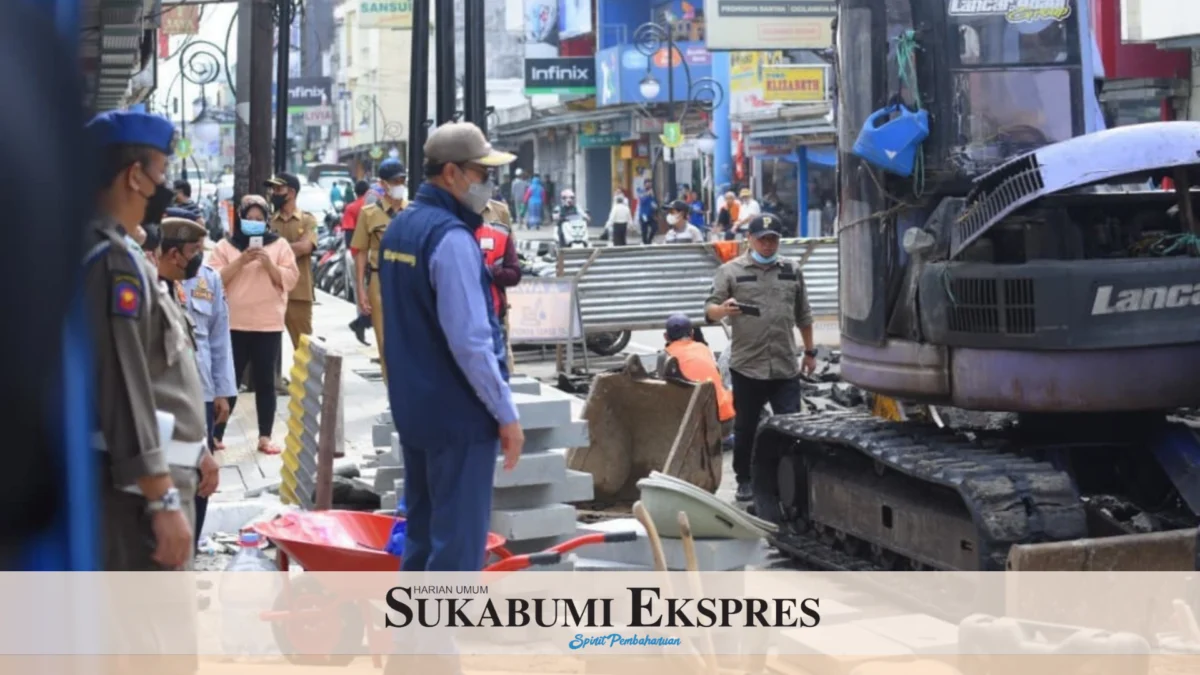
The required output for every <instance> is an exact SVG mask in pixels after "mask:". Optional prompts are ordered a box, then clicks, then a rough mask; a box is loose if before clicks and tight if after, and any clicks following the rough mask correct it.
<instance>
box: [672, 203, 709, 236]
mask: <svg viewBox="0 0 1200 675" xmlns="http://www.w3.org/2000/svg"><path fill="white" fill-rule="evenodd" d="M689 211H691V207H690V206H688V205H687V202H685V201H683V200H682V199H676V200H675V201H673V202H671V203H670V204H667V234H666V236H664V237H663V243H664V244H703V243H704V235H703V234H701V232H700V228H698V227H696V226H695V225H692V224H691V223H689V222H688V219H687V218H688V212H689Z"/></svg>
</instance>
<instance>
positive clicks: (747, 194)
mask: <svg viewBox="0 0 1200 675" xmlns="http://www.w3.org/2000/svg"><path fill="white" fill-rule="evenodd" d="M738 196H740V197H750V196H752V193H751V192H750V188H742V191H741V192H739V193H738Z"/></svg>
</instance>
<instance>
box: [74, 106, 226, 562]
mask: <svg viewBox="0 0 1200 675" xmlns="http://www.w3.org/2000/svg"><path fill="white" fill-rule="evenodd" d="M87 131H88V134H89V135H90V136H91V137H92V139H91V140H92V141H93V143H94V145H95V147H97V148H99V149H100V150H101V152H102V153H103V162H102V169H101V171H102V173H101V175H100V177H99V178H100V181H99V184H100V185H101V186H102V187H101V189H100V193H99V195H98V200H97V203H98V206H99V209H98V210H99V213H100V215H99V217H98V218H97V219H96V220H95V221H94V222H93V223H92V226H91V230H90V232H89V236H90V238H91V241H92V242H93V246H92V248H91V250H90V251H89V252H88V255H87V257H86V259H85V281H84V288H85V289H87V290H86V293H87V295H86V300H85V302H86V304H87V306H88V311H89V318H90V322H91V326H92V339H93V344H94V345H95V360H94V362H95V364H96V392H97V396H96V413H97V415H96V423H97V424H98V427H97V428H96V431H95V432H94V433H93V434H92V445H93V448H94V449H95V450H96V451H97V452H98V457H99V458H100V462H99V465H100V470H99V472H98V473H99V477H100V481H101V484H100V495H101V502H102V503H101V505H100V508H99V511H100V514H101V522H102V527H103V529H104V536H103V537H102V538H101V541H103V542H104V569H106V570H108V571H113V572H117V571H124V572H139V571H154V570H172V569H181V568H187V567H188V566H189V565H190V560H191V553H192V532H193V528H194V523H193V517H194V513H193V510H192V509H193V506H192V498H193V495H194V493H195V490H196V474H195V472H196V468H197V466H198V465H199V461H200V455H201V452H202V451H203V449H204V442H203V439H204V410H203V407H202V406H201V405H200V396H201V386H200V375H199V372H198V371H197V369H196V363H195V361H194V360H193V359H190V358H187V357H188V355H189V354H188V352H189V350H190V348H191V345H190V334H189V333H188V330H187V324H186V316H185V315H184V314H183V312H182V311H181V310H180V309H179V307H178V305H176V304H175V303H173V302H172V301H171V298H170V297H169V295H168V294H167V292H166V290H165V289H164V288H163V287H162V286H160V285H159V283H158V271H157V270H156V269H154V268H153V267H151V266H150V265H149V263H148V261H147V260H146V258H145V257H144V256H141V255H138V254H137V253H135V252H134V251H133V250H132V249H131V248H130V247H129V245H128V244H127V243H126V242H127V235H126V233H127V232H130V231H133V230H135V229H137V228H138V226H139V225H140V224H141V223H158V222H159V221H160V220H161V219H162V216H163V213H164V212H165V211H166V209H167V206H168V205H170V203H171V199H172V197H173V193H172V190H171V187H170V186H168V185H167V183H166V171H167V158H168V157H169V156H170V155H171V154H172V152H173V150H174V138H175V128H174V126H173V125H172V124H171V123H170V122H169V121H168V120H166V119H165V118H163V117H159V116H156V115H148V114H145V113H137V112H124V111H118V112H110V113H104V114H101V115H98V116H97V117H95V118H94V119H93V120H92V121H91V122H90V123H89V124H88V129H87ZM160 418H161V423H160Z"/></svg>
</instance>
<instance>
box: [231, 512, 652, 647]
mask: <svg viewBox="0 0 1200 675" xmlns="http://www.w3.org/2000/svg"><path fill="white" fill-rule="evenodd" d="M397 520H398V519H397V518H395V517H393V516H386V515H380V514H376V513H364V512H360V511H302V512H296V513H291V514H288V515H286V516H283V517H281V518H276V519H275V520H272V521H268V522H263V523H258V524H256V525H254V526H253V529H254V530H255V531H256V532H258V533H259V534H261V535H262V536H264V537H266V538H267V539H269V540H271V541H272V542H273V543H274V544H275V546H276V548H277V549H278V556H277V558H276V565H277V566H278V568H279V569H280V571H287V569H288V567H289V562H290V561H291V560H295V561H296V562H297V563H298V564H299V565H300V566H301V567H303V568H304V570H305V571H306V572H399V571H400V558H399V557H397V556H394V555H392V554H390V553H388V552H387V551H386V550H385V549H386V547H387V544H388V541H389V539H391V535H392V528H393V527H394V526H395V524H396V521H397ZM636 539H637V533H636V532H633V531H630V532H612V533H597V534H588V535H584V536H582V537H576V538H574V539H571V540H569V541H565V542H563V543H561V544H559V545H557V546H554V547H552V548H549V549H546V550H545V551H541V552H539V553H529V554H524V555H514V554H513V553H512V552H510V551H509V550H508V549H507V548H505V544H506V543H507V542H506V541H505V539H504V537H501V536H500V535H498V534H495V533H488V538H487V544H486V551H487V554H488V556H487V560H488V564H487V565H486V566H485V567H484V568H483V571H484V572H516V571H520V570H525V569H528V568H530V567H536V566H540V565H555V564H558V563H559V562H561V561H562V557H563V555H565V554H567V553H569V552H571V551H573V550H575V549H577V548H580V547H581V546H587V545H590V544H601V543H615V542H623V541H634V540H636ZM332 579H336V577H334V578H332ZM332 579H327V578H326V577H322V581H328V580H332ZM335 583H336V582H335ZM361 590H362V589H361V588H359V587H356V585H354V584H349V583H348V584H346V585H343V586H340V587H338V586H332V587H331V586H330V584H329V583H320V582H318V581H317V579H316V578H313V577H303V576H302V577H299V578H297V579H295V580H287V581H285V587H284V589H283V591H282V592H281V593H280V594H279V596H278V597H277V598H276V600H275V605H274V608H273V610H272V611H270V612H264V613H263V615H262V618H263V619H264V620H266V621H270V622H271V624H272V630H273V632H274V634H275V641H276V644H277V646H278V647H279V649H280V650H281V651H282V652H283V654H284V655H285V656H286V657H287V659H288V660H289V661H291V662H292V663H295V664H301V665H316V664H323V665H343V666H344V665H347V664H349V663H350V662H351V661H353V660H354V658H355V656H356V655H357V652H358V651H359V648H360V647H361V645H362V638H363V634H364V632H365V633H366V636H367V645H368V647H369V650H370V654H371V661H372V663H373V664H374V665H375V667H376V668H380V667H382V665H383V659H382V658H381V655H382V654H384V653H386V652H387V650H388V646H389V642H388V641H389V640H390V637H389V635H388V633H387V632H386V631H385V630H383V629H377V628H375V627H374V626H372V625H371V624H372V621H371V614H370V601H371V600H376V599H378V598H374V597H361ZM299 645H304V651H305V652H306V653H304V654H298V653H296V652H297V651H298V649H297V647H298V646H299Z"/></svg>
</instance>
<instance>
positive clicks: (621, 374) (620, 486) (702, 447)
mask: <svg viewBox="0 0 1200 675" xmlns="http://www.w3.org/2000/svg"><path fill="white" fill-rule="evenodd" d="M661 371H662V377H661V378H660V377H651V376H650V375H649V374H648V373H647V372H646V369H645V368H644V367H643V366H642V363H641V360H640V359H639V358H638V357H636V356H630V357H629V358H628V359H626V361H625V366H624V367H623V368H622V369H621V370H618V371H615V372H610V373H604V374H601V375H598V376H596V379H595V380H594V381H593V382H592V386H591V390H590V391H589V393H588V397H587V401H586V403H585V404H584V409H583V419H584V420H586V421H587V425H588V438H589V445H588V446H587V447H585V448H573V449H571V450H570V451H569V452H568V453H567V465H568V466H569V467H570V468H571V469H574V470H577V471H586V472H588V473H590V474H592V477H593V479H594V481H595V498H596V500H597V501H635V500H636V499H637V498H638V488H637V482H638V481H639V480H641V479H642V478H645V477H647V476H649V475H650V472H651V471H659V472H662V473H665V474H667V475H669V476H674V477H676V478H680V479H682V480H686V481H688V482H689V483H692V484H693V485H695V486H697V487H699V488H701V489H704V490H707V491H709V492H716V489H717V487H718V486H719V485H720V484H721V423H720V421H719V420H718V418H717V399H716V390H715V389H714V388H713V385H712V384H711V383H708V382H704V383H695V382H689V381H687V380H686V379H685V378H683V376H682V375H681V374H680V373H679V366H678V364H677V363H676V362H675V359H673V358H672V359H667V361H666V362H665V363H664V364H663V366H662V367H661Z"/></svg>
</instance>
